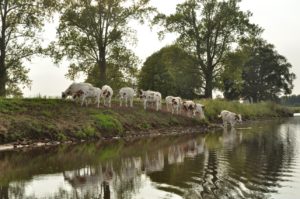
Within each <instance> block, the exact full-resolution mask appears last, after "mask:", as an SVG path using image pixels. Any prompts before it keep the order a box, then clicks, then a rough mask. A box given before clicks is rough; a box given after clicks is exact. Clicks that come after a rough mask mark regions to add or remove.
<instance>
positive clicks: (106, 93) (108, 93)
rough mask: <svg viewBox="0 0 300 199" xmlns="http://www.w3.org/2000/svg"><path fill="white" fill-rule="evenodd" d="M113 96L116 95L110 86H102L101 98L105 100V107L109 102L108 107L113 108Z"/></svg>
mask: <svg viewBox="0 0 300 199" xmlns="http://www.w3.org/2000/svg"><path fill="white" fill-rule="evenodd" d="M113 94H114V92H113V90H112V88H111V87H110V86H108V85H104V86H102V95H101V97H103V99H104V106H106V104H107V102H108V106H109V107H111V98H112V96H113Z"/></svg>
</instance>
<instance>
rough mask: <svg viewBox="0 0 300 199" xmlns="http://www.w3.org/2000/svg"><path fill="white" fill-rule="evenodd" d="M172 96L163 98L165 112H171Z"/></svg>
mask: <svg viewBox="0 0 300 199" xmlns="http://www.w3.org/2000/svg"><path fill="white" fill-rule="evenodd" d="M173 98H174V97H173V96H167V97H166V98H165V100H166V105H167V111H170V110H171V108H172V100H173Z"/></svg>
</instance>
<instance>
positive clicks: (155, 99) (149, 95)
mask: <svg viewBox="0 0 300 199" xmlns="http://www.w3.org/2000/svg"><path fill="white" fill-rule="evenodd" d="M140 98H141V99H142V100H143V102H144V109H145V110H146V109H147V103H155V104H156V111H158V110H160V109H161V93H160V92H156V91H150V90H148V91H144V90H140Z"/></svg>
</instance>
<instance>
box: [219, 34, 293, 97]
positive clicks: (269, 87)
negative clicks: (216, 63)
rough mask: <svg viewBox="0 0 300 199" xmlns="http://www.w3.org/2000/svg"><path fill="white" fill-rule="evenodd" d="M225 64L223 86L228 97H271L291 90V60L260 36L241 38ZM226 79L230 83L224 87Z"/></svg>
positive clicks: (289, 92) (226, 82)
mask: <svg viewBox="0 0 300 199" xmlns="http://www.w3.org/2000/svg"><path fill="white" fill-rule="evenodd" d="M225 65H226V66H225V72H224V76H223V81H224V90H225V94H227V97H228V98H229V99H231V98H235V97H237V96H243V97H246V98H252V99H253V101H254V102H257V101H261V100H273V101H275V100H278V99H279V97H280V95H283V94H285V95H287V94H291V92H292V89H293V81H294V79H295V74H294V73H292V72H290V69H291V67H292V66H291V64H290V63H288V61H287V59H286V58H285V57H284V56H282V55H280V54H279V53H278V52H277V51H276V50H275V49H274V46H273V45H272V44H269V43H267V42H266V41H265V40H263V39H261V38H250V39H243V40H241V42H240V47H239V48H238V49H237V51H236V52H235V53H232V54H231V55H230V56H228V57H227V62H226V63H225ZM228 82H231V86H229V87H228V88H226V86H225V85H226V84H228ZM234 88H238V89H234ZM225 96H226V95H225Z"/></svg>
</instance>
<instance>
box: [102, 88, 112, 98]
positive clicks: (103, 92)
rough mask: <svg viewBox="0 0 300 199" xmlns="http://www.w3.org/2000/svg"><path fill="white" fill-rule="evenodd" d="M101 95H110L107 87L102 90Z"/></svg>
mask: <svg viewBox="0 0 300 199" xmlns="http://www.w3.org/2000/svg"><path fill="white" fill-rule="evenodd" d="M102 95H103V96H104V97H109V96H110V92H109V91H108V90H107V89H105V90H104V91H102Z"/></svg>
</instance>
